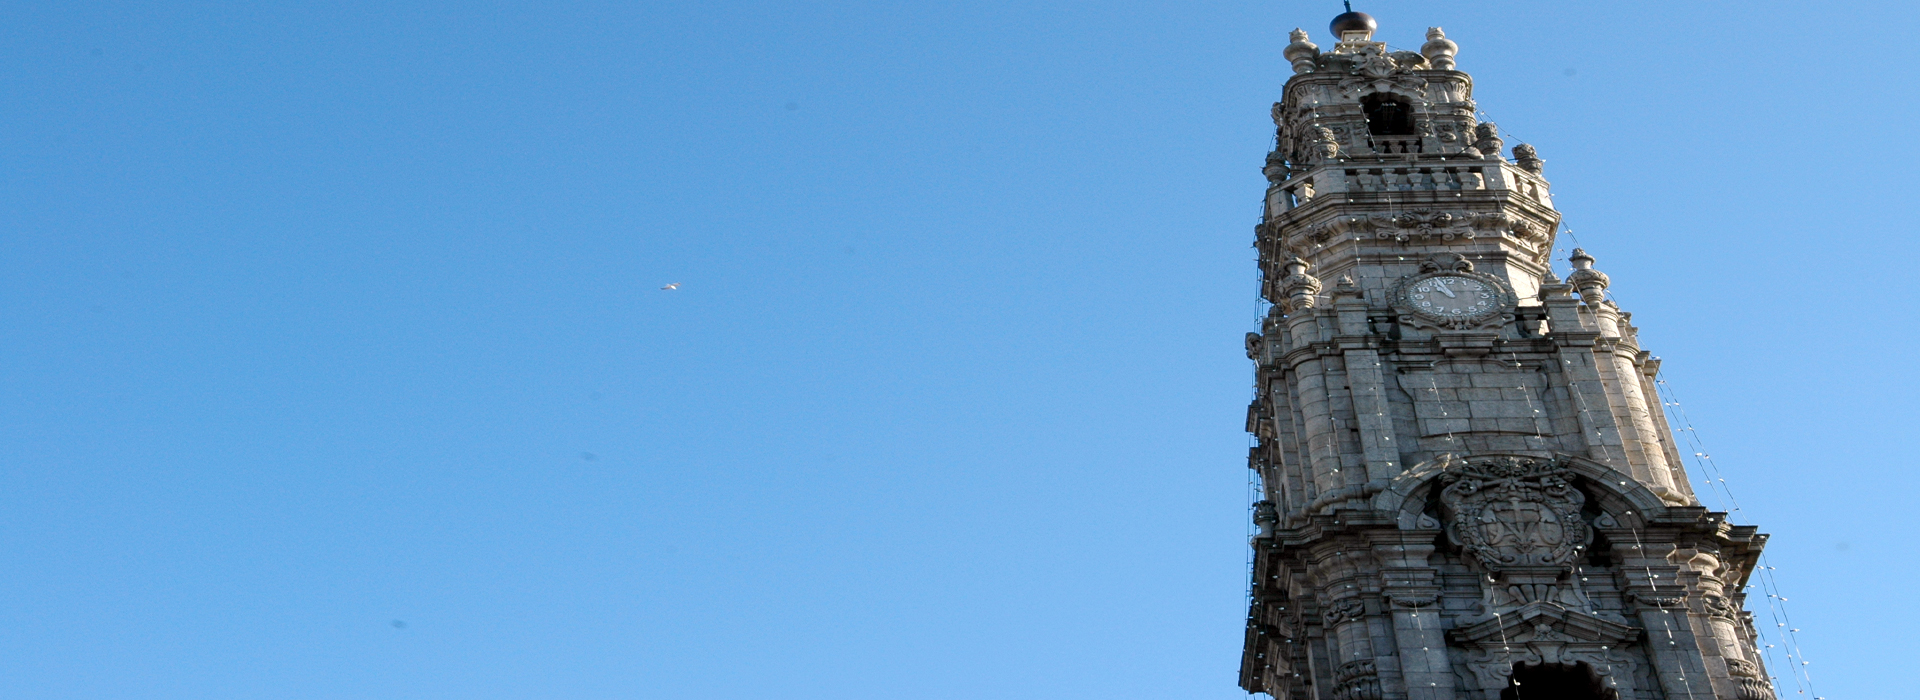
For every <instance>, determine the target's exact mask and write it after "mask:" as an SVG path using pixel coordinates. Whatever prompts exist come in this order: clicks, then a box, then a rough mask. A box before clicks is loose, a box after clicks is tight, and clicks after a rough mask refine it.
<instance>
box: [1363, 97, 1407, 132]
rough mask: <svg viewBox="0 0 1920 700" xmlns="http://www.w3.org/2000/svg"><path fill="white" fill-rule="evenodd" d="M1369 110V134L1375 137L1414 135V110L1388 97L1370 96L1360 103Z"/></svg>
mask: <svg viewBox="0 0 1920 700" xmlns="http://www.w3.org/2000/svg"><path fill="white" fill-rule="evenodd" d="M1360 106H1361V107H1363V108H1365V109H1366V110H1367V133H1369V134H1372V135H1374V136H1411V135H1413V108H1412V107H1410V106H1408V105H1407V103H1405V102H1402V101H1400V100H1397V99H1394V98H1392V97H1389V96H1386V95H1378V94H1375V95H1368V96H1367V97H1366V99H1363V100H1361V101H1360Z"/></svg>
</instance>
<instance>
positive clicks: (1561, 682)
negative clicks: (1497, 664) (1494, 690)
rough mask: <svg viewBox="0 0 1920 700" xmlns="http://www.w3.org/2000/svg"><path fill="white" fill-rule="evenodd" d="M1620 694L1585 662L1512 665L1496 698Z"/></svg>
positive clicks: (1579, 698)
mask: <svg viewBox="0 0 1920 700" xmlns="http://www.w3.org/2000/svg"><path fill="white" fill-rule="evenodd" d="M1619 697H1620V694H1619V693H1617V692H1614V690H1613V689H1612V688H1608V687H1607V684H1606V683H1605V682H1603V681H1601V680H1600V674H1597V673H1594V672H1593V667H1592V666H1588V665H1586V664H1585V663H1572V664H1529V663H1518V664H1514V665H1513V676H1512V677H1510V678H1508V680H1507V689H1506V690H1502V691H1500V700H1536V699H1538V700H1549V699H1551V700H1619Z"/></svg>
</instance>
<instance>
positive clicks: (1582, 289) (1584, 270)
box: [1567, 248, 1610, 306]
mask: <svg viewBox="0 0 1920 700" xmlns="http://www.w3.org/2000/svg"><path fill="white" fill-rule="evenodd" d="M1567 263H1568V264H1570V265H1572V266H1573V272H1570V273H1567V284H1569V285H1572V286H1573V291H1575V292H1578V293H1579V294H1580V299H1581V300H1582V301H1585V302H1587V304H1589V305H1593V306H1598V305H1599V304H1600V302H1601V300H1602V299H1604V298H1605V296H1604V295H1603V292H1605V291H1607V285H1608V284H1609V282H1610V280H1608V279H1607V273H1604V272H1601V271H1599V270H1595V269H1593V256H1591V255H1588V254H1587V251H1586V249H1584V248H1575V249H1573V255H1572V256H1569V257H1568V258H1567Z"/></svg>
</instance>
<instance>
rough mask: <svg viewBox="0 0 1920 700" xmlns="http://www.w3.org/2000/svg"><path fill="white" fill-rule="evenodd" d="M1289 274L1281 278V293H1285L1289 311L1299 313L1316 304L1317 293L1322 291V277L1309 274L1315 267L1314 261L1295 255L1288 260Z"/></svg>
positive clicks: (1286, 267)
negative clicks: (1308, 271)
mask: <svg viewBox="0 0 1920 700" xmlns="http://www.w3.org/2000/svg"><path fill="white" fill-rule="evenodd" d="M1285 269H1286V271H1287V276H1285V277H1282V278H1280V293H1281V294H1283V295H1285V297H1284V300H1285V302H1286V307H1287V308H1286V311H1287V313H1299V312H1301V311H1304V310H1307V309H1311V308H1313V307H1314V306H1316V305H1317V304H1316V302H1317V301H1318V300H1317V299H1315V298H1314V296H1315V295H1317V294H1319V293H1320V289H1321V284H1320V278H1318V277H1314V276H1313V275H1309V274H1307V270H1310V269H1313V263H1310V262H1307V261H1305V260H1302V259H1300V258H1299V256H1295V257H1293V258H1290V259H1288V260H1287V262H1286V265H1285Z"/></svg>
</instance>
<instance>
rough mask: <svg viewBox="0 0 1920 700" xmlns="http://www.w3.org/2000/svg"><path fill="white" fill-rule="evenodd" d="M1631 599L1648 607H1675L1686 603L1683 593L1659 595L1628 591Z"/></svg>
mask: <svg viewBox="0 0 1920 700" xmlns="http://www.w3.org/2000/svg"><path fill="white" fill-rule="evenodd" d="M1628 597H1631V598H1633V601H1634V602H1636V603H1639V604H1641V605H1645V606H1647V607H1650V608H1677V607H1680V606H1682V605H1686V604H1687V597H1686V596H1683V595H1661V594H1658V593H1630V594H1628Z"/></svg>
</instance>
